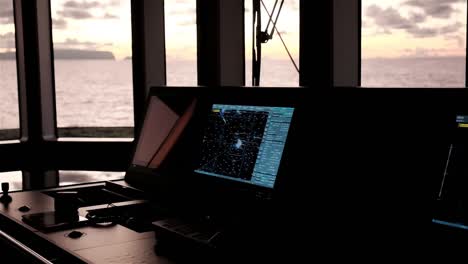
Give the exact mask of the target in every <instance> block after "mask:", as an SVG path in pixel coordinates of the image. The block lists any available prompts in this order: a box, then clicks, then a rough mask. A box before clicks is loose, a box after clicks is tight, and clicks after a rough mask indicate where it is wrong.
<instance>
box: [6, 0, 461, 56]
mask: <svg viewBox="0 0 468 264" xmlns="http://www.w3.org/2000/svg"><path fill="white" fill-rule="evenodd" d="M263 1H264V3H265V6H266V7H267V8H268V9H269V10H270V11H271V9H272V7H273V3H274V0H263ZM362 1H363V2H362V6H363V7H362V23H363V28H362V55H363V58H400V57H404V58H405V57H434V56H465V52H466V51H465V46H466V20H467V18H466V16H467V15H466V13H467V12H466V9H467V0H362ZM51 5H52V6H51V8H52V18H53V40H54V47H55V48H76V49H89V50H103V51H112V52H113V53H114V55H115V56H116V58H117V59H123V58H125V57H130V56H131V17H130V0H100V1H94V0H51ZM251 5H252V0H245V11H246V14H245V17H246V18H245V30H246V55H247V58H250V53H251V41H252V39H251V22H252V21H251V20H252V18H251V17H252V11H251V10H252V7H251ZM264 11H265V10H263V12H264ZM165 18H166V48H167V56H168V59H181V60H184V59H190V60H195V59H196V54H197V52H196V48H197V47H196V46H197V44H196V1H195V0H166V1H165ZM267 20H268V18H267V16H266V15H265V12H264V15H263V24H264V25H265V24H266V22H267ZM277 28H278V29H279V31H280V32H281V34H282V36H283V38H284V40H285V42H286V45H287V46H288V48H289V49H290V50H291V53H292V54H293V57H294V58H295V59H296V60H297V57H298V53H299V0H285V4H284V8H283V11H282V13H281V16H280V18H279V21H278V24H277ZM263 47H264V48H263V51H264V54H263V56H264V57H266V58H272V59H287V54H286V52H285V49H284V47H283V45H282V43H281V42H280V40H279V38H278V36H277V35H276V36H274V38H273V40H272V41H270V42H269V43H267V44H265V45H264V46H263ZM14 48H15V42H14V27H13V11H12V1H11V0H0V52H3V51H13V50H14Z"/></svg>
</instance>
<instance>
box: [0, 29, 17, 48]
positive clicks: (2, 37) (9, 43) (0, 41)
mask: <svg viewBox="0 0 468 264" xmlns="http://www.w3.org/2000/svg"><path fill="white" fill-rule="evenodd" d="M0 48H2V49H14V48H16V46H15V33H13V32H7V33H5V34H0Z"/></svg>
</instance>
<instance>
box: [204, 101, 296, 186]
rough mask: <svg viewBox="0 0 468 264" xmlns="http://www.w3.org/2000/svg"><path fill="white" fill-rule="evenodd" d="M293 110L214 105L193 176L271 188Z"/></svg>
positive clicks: (286, 108) (289, 108)
mask: <svg viewBox="0 0 468 264" xmlns="http://www.w3.org/2000/svg"><path fill="white" fill-rule="evenodd" d="M293 113H294V108H291V107H269V106H244V105H225V104H214V105H213V107H212V109H211V111H210V113H209V114H208V118H207V122H206V127H205V128H204V134H203V142H202V146H201V161H200V164H199V166H198V168H197V169H196V170H195V172H196V173H200V174H204V175H208V176H214V177H219V178H224V179H228V180H234V181H239V182H245V183H249V184H253V185H257V186H262V187H267V188H273V186H274V184H275V181H276V177H277V174H278V170H279V167H280V162H281V158H282V156H283V150H284V148H285V144H286V139H287V136H288V132H289V128H290V125H291V120H292V117H293Z"/></svg>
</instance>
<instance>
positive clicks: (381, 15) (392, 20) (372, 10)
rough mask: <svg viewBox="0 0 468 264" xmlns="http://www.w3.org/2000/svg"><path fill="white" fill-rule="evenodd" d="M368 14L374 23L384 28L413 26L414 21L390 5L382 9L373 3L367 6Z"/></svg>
mask: <svg viewBox="0 0 468 264" xmlns="http://www.w3.org/2000/svg"><path fill="white" fill-rule="evenodd" d="M366 15H367V16H368V17H370V18H372V19H373V20H374V23H375V24H376V25H377V26H379V27H382V28H394V29H408V28H411V27H413V23H411V21H410V20H409V19H406V18H404V17H402V16H401V15H400V13H399V12H398V11H397V10H396V9H394V8H392V7H388V8H386V9H382V8H381V7H379V6H377V5H371V6H369V7H368V8H367V11H366Z"/></svg>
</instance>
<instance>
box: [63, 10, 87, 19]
mask: <svg viewBox="0 0 468 264" xmlns="http://www.w3.org/2000/svg"><path fill="white" fill-rule="evenodd" d="M57 14H59V15H61V16H62V17H64V18H73V19H87V18H93V15H91V13H90V12H89V11H86V10H77V9H64V10H63V11H58V12H57Z"/></svg>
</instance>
